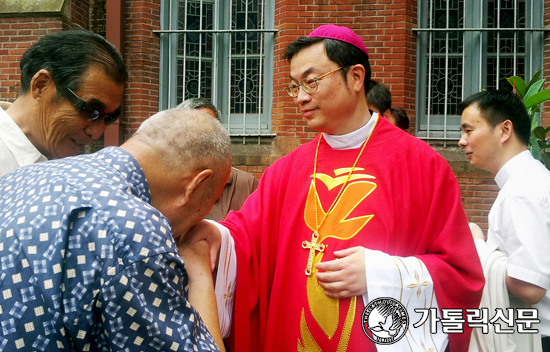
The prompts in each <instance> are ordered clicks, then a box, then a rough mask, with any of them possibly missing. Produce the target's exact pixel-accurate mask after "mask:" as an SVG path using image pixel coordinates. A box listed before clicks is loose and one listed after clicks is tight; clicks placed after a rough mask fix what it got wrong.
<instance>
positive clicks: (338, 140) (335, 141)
mask: <svg viewBox="0 0 550 352" xmlns="http://www.w3.org/2000/svg"><path fill="white" fill-rule="evenodd" d="M376 121H378V114H377V113H373V114H372V115H371V118H370V119H369V121H368V122H367V123H366V124H365V125H364V126H363V127H361V128H359V129H357V130H355V131H353V132H350V133H348V134H343V135H335V134H327V133H323V138H324V139H325V141H327V143H328V145H330V147H331V148H332V149H336V150H344V149H357V148H359V147H360V146H362V145H363V142H364V141H365V140H366V139H367V137H368V136H369V134H370V133H371V131H372V129H373V128H374V125H375V124H376Z"/></svg>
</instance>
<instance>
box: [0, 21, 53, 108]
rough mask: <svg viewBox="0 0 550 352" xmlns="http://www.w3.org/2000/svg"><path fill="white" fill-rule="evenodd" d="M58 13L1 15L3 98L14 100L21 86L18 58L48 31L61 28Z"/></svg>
mask: <svg viewBox="0 0 550 352" xmlns="http://www.w3.org/2000/svg"><path fill="white" fill-rule="evenodd" d="M62 25H63V24H62V20H61V18H59V17H57V18H56V17H53V18H52V17H36V18H0V38H2V40H1V41H0V57H1V59H0V100H2V101H9V102H13V101H14V100H15V98H17V94H18V93H19V86H20V82H19V81H20V77H21V75H20V69H19V61H20V60H21V56H22V55H23V53H24V52H25V50H27V48H28V47H29V46H31V45H32V43H34V42H36V41H37V40H38V38H39V37H40V36H42V35H44V34H46V33H49V32H56V31H60V30H61V28H62Z"/></svg>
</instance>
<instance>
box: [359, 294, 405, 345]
mask: <svg viewBox="0 0 550 352" xmlns="http://www.w3.org/2000/svg"><path fill="white" fill-rule="evenodd" d="M361 322H362V326H363V332H364V333H365V335H366V336H367V337H368V338H369V339H370V340H371V341H372V342H374V343H376V344H379V345H391V344H393V343H395V342H397V341H399V340H400V339H401V338H403V336H405V334H406V333H407V329H408V328H409V315H408V314H407V309H405V307H404V306H403V305H402V304H401V302H399V301H398V300H396V299H393V298H390V297H382V298H377V299H375V300H372V301H371V302H370V303H369V304H367V306H366V307H365V309H363V314H362V315H361Z"/></svg>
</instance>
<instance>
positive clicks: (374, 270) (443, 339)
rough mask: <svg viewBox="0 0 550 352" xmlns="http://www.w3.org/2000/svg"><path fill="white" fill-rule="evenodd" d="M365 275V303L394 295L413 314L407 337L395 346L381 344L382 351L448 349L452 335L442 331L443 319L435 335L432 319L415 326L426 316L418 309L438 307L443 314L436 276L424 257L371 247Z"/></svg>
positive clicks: (379, 349) (367, 254)
mask: <svg viewBox="0 0 550 352" xmlns="http://www.w3.org/2000/svg"><path fill="white" fill-rule="evenodd" d="M365 274H366V276H367V294H365V295H363V302H364V303H365V306H366V305H368V303H369V302H371V301H373V300H375V299H377V298H381V297H391V298H394V299H396V300H398V301H399V302H401V304H403V306H404V307H405V308H406V310H407V313H408V315H409V327H408V331H407V333H406V334H405V336H403V338H402V339H401V340H399V341H398V342H396V343H394V344H391V345H377V346H376V348H377V350H378V352H386V351H388V352H389V351H391V352H395V351H407V352H409V351H425V350H429V349H430V348H432V349H434V350H435V351H444V350H445V348H446V347H447V344H448V343H449V337H448V336H447V334H446V333H444V332H443V331H442V326H441V323H440V322H439V321H438V322H437V333H435V334H431V333H430V325H429V322H426V323H425V325H422V326H419V327H418V328H415V327H413V324H416V323H417V322H419V321H420V320H421V319H422V317H423V313H422V312H418V313H417V312H415V311H414V309H415V308H416V309H418V308H421V309H425V308H435V309H436V312H438V317H439V307H438V305H437V299H436V297H435V294H434V291H433V281H432V277H431V275H430V273H429V272H428V269H427V268H426V266H425V265H424V263H422V261H421V260H420V259H418V258H416V257H396V256H390V255H389V254H386V253H383V252H380V251H374V250H369V249H367V250H366V251H365Z"/></svg>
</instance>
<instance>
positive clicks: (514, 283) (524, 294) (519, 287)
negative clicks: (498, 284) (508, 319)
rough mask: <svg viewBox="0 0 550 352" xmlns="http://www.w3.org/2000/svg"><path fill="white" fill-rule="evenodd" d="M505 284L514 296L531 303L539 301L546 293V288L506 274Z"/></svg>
mask: <svg viewBox="0 0 550 352" xmlns="http://www.w3.org/2000/svg"><path fill="white" fill-rule="evenodd" d="M506 286H507V287H508V291H510V293H512V294H513V295H514V296H516V297H518V298H520V299H522V300H524V301H525V302H528V303H531V304H537V303H539V302H540V301H541V300H542V298H543V297H544V296H545V295H546V290H545V289H544V288H542V287H539V286H537V285H533V284H530V283H528V282H525V281H522V280H518V279H515V278H513V277H510V276H508V274H506Z"/></svg>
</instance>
